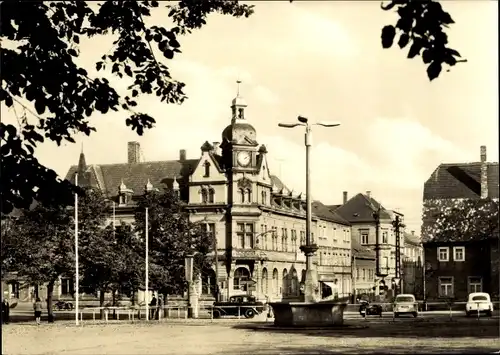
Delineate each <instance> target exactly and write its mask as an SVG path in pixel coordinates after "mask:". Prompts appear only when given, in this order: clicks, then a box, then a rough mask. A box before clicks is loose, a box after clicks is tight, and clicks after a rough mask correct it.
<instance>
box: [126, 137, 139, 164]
mask: <svg viewBox="0 0 500 355" xmlns="http://www.w3.org/2000/svg"><path fill="white" fill-rule="evenodd" d="M127 147H128V163H129V164H136V163H140V154H141V146H140V144H139V142H128V146H127Z"/></svg>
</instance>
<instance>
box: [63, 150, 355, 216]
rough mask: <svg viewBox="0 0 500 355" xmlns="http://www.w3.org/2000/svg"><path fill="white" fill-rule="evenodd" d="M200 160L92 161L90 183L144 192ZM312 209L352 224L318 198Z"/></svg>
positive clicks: (71, 174) (277, 184) (279, 186)
mask: <svg viewBox="0 0 500 355" xmlns="http://www.w3.org/2000/svg"><path fill="white" fill-rule="evenodd" d="M214 158H216V159H218V160H220V158H221V157H220V156H218V155H214ZM199 161H200V158H198V159H186V160H164V161H146V162H140V163H116V164H98V165H96V164H92V165H88V166H86V172H87V173H89V175H90V185H91V186H94V187H98V188H99V189H100V190H101V191H102V192H103V193H105V194H107V195H109V196H115V195H117V194H118V190H119V186H120V184H121V183H122V182H123V184H124V185H125V186H126V187H127V189H131V190H132V191H133V192H134V193H142V191H144V188H145V186H146V184H147V182H148V181H149V182H150V183H151V184H152V185H153V187H156V188H160V187H171V185H172V182H173V180H174V178H175V179H177V180H181V179H185V178H187V177H188V176H190V175H191V174H192V173H193V172H194V170H195V169H196V166H197V165H198V163H199ZM82 162H83V165H86V164H85V157H84V155H83V153H81V154H80V164H82ZM77 171H78V165H72V166H71V167H70V168H69V170H68V173H67V174H66V179H67V180H69V181H71V182H72V183H74V180H75V173H76V172H77ZM271 180H272V184H273V186H274V188H275V189H276V190H277V191H282V190H285V191H291V190H290V189H288V188H287V187H286V185H285V184H284V183H283V182H282V181H281V180H280V179H279V178H278V177H277V176H275V175H271ZM312 208H313V211H312V212H313V214H314V215H316V216H317V217H320V218H322V219H325V220H329V221H332V222H336V223H339V224H342V225H350V223H349V221H347V220H346V219H344V218H342V217H341V216H340V215H339V214H338V213H336V212H333V211H330V209H329V208H328V207H326V206H325V205H323V204H322V203H321V202H319V201H314V203H313V204H312Z"/></svg>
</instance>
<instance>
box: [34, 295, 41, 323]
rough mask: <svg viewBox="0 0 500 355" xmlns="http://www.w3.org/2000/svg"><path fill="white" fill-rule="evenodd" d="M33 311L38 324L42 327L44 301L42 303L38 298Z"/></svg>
mask: <svg viewBox="0 0 500 355" xmlns="http://www.w3.org/2000/svg"><path fill="white" fill-rule="evenodd" d="M33 309H34V311H35V321H36V324H37V325H40V319H41V318H42V301H40V297H37V298H36V301H35V303H34V304H33Z"/></svg>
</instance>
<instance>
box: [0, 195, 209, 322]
mask: <svg viewBox="0 0 500 355" xmlns="http://www.w3.org/2000/svg"><path fill="white" fill-rule="evenodd" d="M79 195H80V196H79V203H78V222H79V223H78V226H79V236H78V237H79V243H78V244H79V252H78V255H79V265H80V270H81V271H80V285H81V287H82V289H84V290H85V291H86V292H95V291H100V303H101V306H103V304H104V301H105V299H104V295H105V293H112V295H113V301H114V300H115V296H116V294H117V293H123V294H126V295H128V296H131V297H132V299H133V296H134V294H135V292H136V291H137V290H138V289H139V288H141V287H143V286H144V279H145V236H146V232H145V231H146V230H145V228H146V225H145V209H146V207H148V209H149V211H148V212H149V218H148V219H149V226H148V229H149V231H148V237H149V279H150V287H152V288H154V289H156V290H158V291H159V292H160V293H163V294H180V293H182V292H183V291H184V290H185V288H186V283H185V277H184V259H185V256H186V255H187V254H188V253H192V252H195V251H196V252H197V254H196V256H195V272H201V271H202V270H203V269H204V268H207V267H209V260H208V259H207V254H208V252H209V251H210V250H211V249H212V246H213V242H214V241H213V236H212V235H210V234H209V233H207V232H206V229H204V228H203V227H202V225H196V224H193V223H191V222H189V219H188V217H187V215H186V213H185V212H184V211H183V210H182V205H181V204H180V201H179V200H178V198H177V196H176V195H175V194H172V193H171V192H170V191H167V190H166V191H164V192H162V193H159V192H151V193H148V194H147V195H145V196H144V198H142V199H141V200H140V201H138V206H137V209H136V213H135V223H134V224H133V225H127V224H125V223H118V224H117V225H116V226H115V227H113V222H109V210H110V208H109V207H110V202H109V201H107V200H106V199H105V197H104V196H103V194H102V193H101V192H100V191H98V190H95V189H92V188H86V189H82V190H81V191H80V194H79ZM74 212H75V211H74V206H71V207H56V206H52V205H51V206H49V207H47V206H44V205H41V204H39V205H37V206H36V207H34V208H32V209H30V210H25V211H23V213H22V214H21V215H20V216H19V217H18V218H15V219H14V218H4V220H3V221H2V255H1V257H2V260H1V261H2V269H1V270H2V279H4V278H5V277H6V276H8V274H12V273H17V276H18V277H20V278H23V279H24V280H26V281H27V282H28V283H31V284H41V283H44V284H46V285H47V293H48V295H47V308H48V310H49V312H51V309H52V298H53V291H54V286H55V283H56V282H57V280H58V279H59V277H61V276H66V277H71V276H73V277H74V275H75V250H74V240H75V239H74V233H75V232H74ZM49 314H50V313H49Z"/></svg>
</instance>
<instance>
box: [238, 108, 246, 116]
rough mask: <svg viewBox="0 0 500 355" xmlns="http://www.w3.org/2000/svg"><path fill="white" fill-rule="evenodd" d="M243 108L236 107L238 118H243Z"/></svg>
mask: <svg viewBox="0 0 500 355" xmlns="http://www.w3.org/2000/svg"><path fill="white" fill-rule="evenodd" d="M244 112H245V111H244V110H243V108H238V118H245V115H244Z"/></svg>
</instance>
